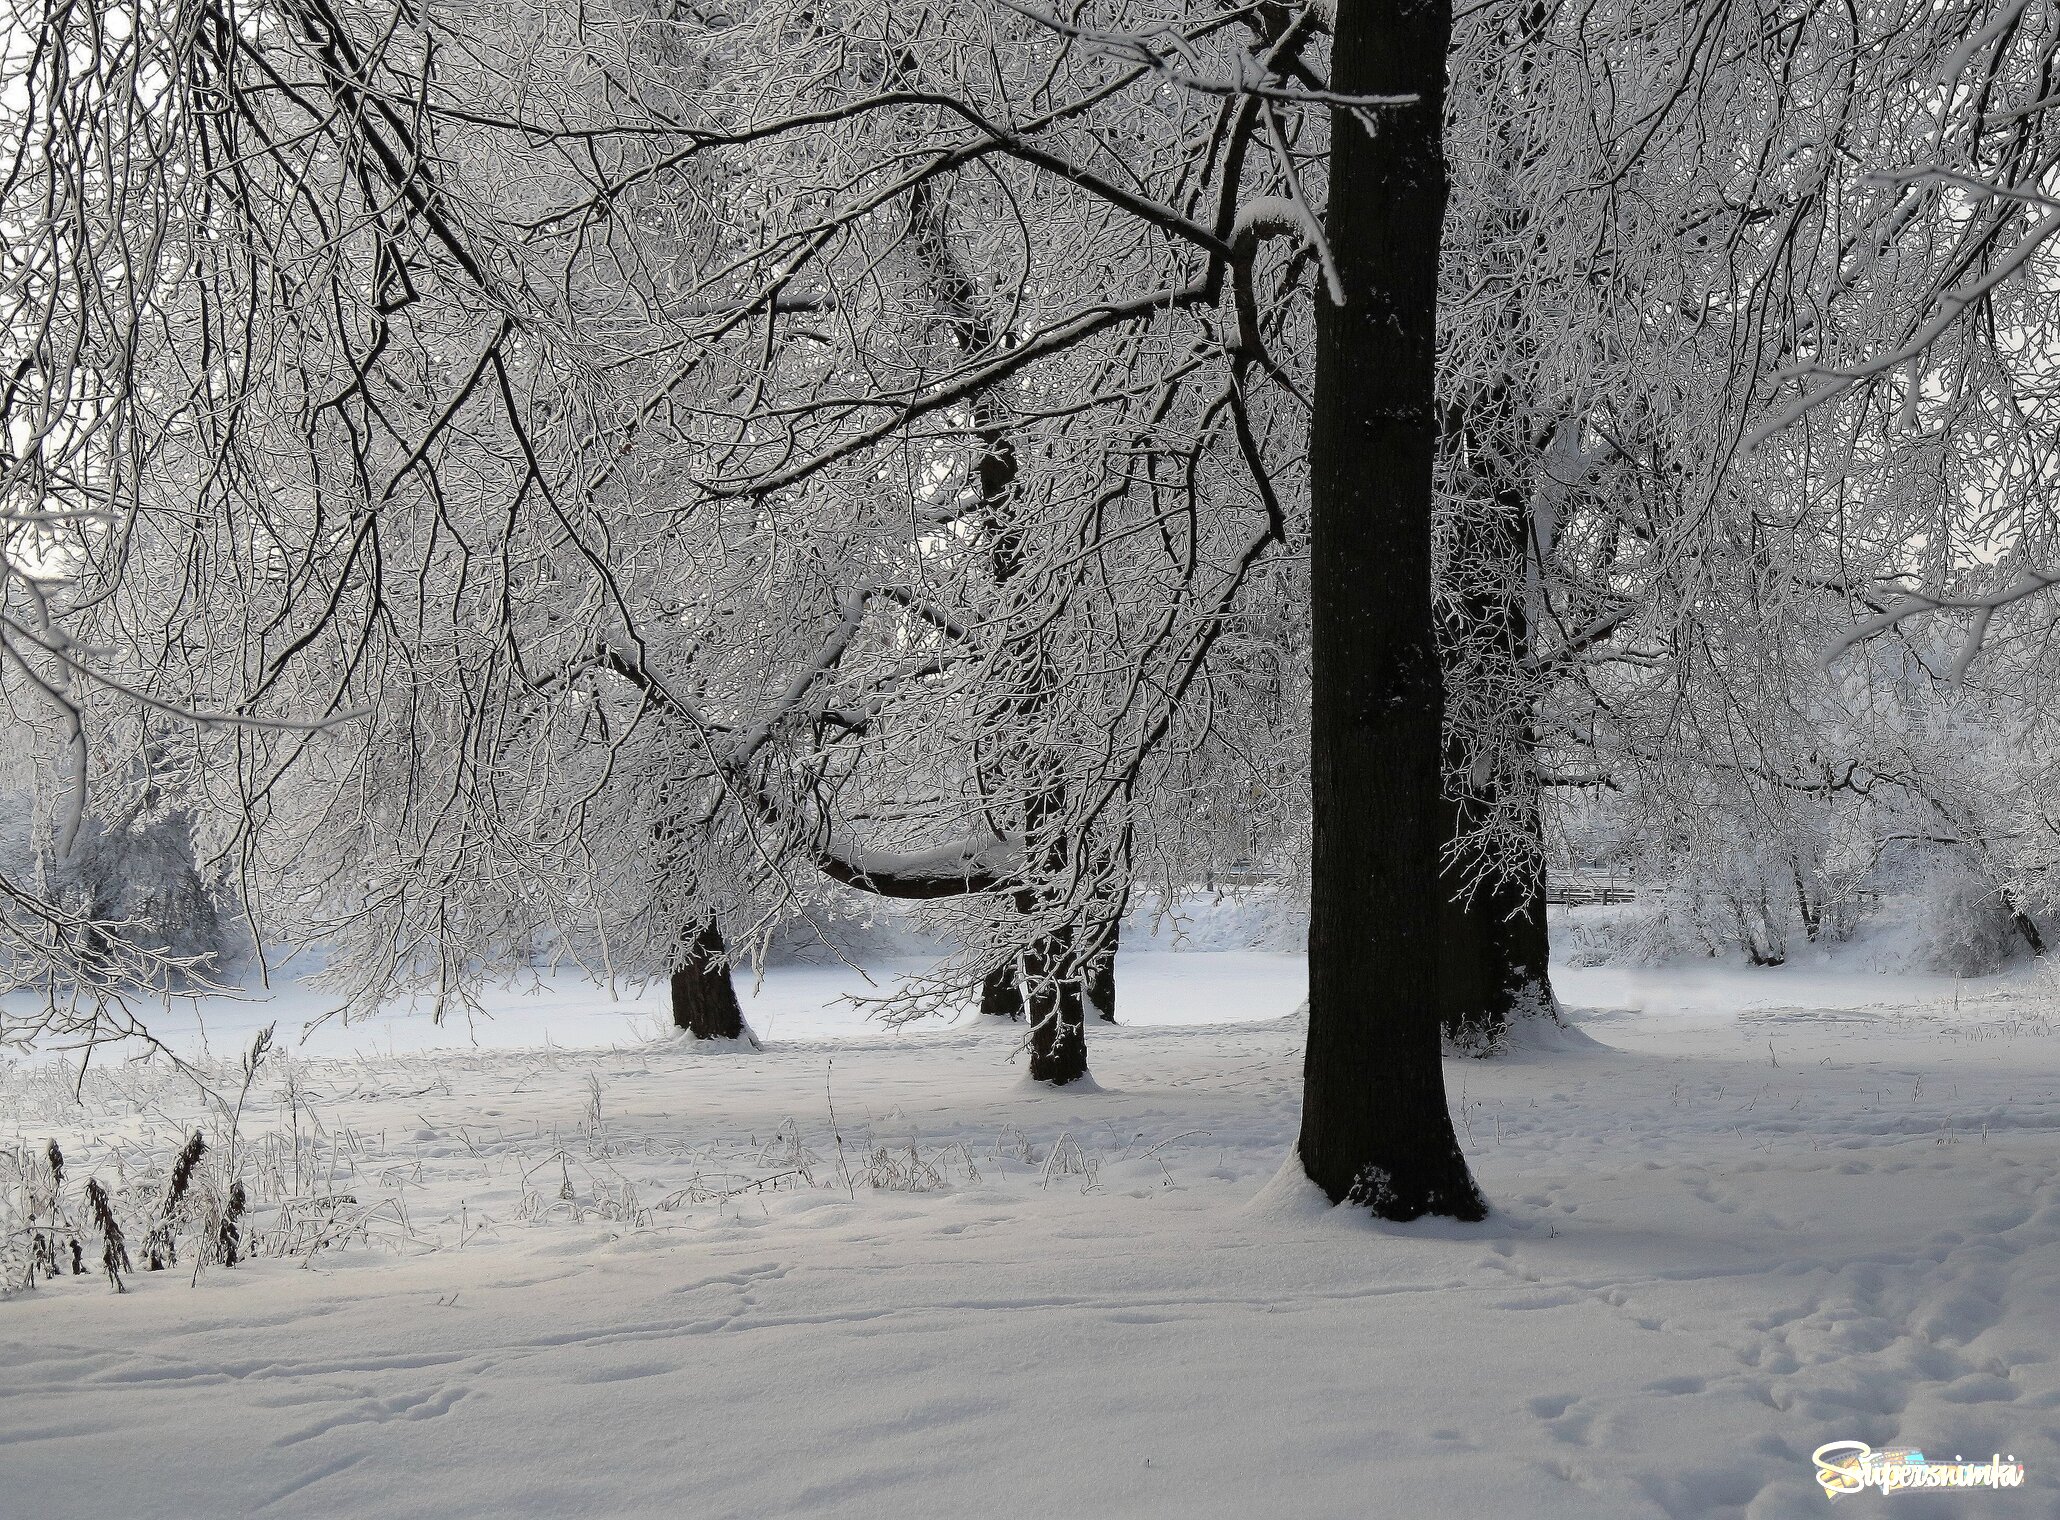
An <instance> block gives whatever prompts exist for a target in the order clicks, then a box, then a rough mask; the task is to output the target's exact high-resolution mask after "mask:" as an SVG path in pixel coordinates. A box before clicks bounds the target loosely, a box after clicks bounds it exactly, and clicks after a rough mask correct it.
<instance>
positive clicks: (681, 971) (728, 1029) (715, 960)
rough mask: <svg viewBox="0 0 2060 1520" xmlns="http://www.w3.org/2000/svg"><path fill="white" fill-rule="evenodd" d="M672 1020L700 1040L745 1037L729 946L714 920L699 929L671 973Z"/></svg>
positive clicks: (742, 1014) (675, 1025)
mask: <svg viewBox="0 0 2060 1520" xmlns="http://www.w3.org/2000/svg"><path fill="white" fill-rule="evenodd" d="M672 1022H673V1025H674V1027H676V1028H679V1029H684V1030H686V1031H687V1033H689V1034H691V1035H692V1036H693V1037H694V1038H695V1039H697V1040H739V1039H743V1038H745V1034H744V1010H743V1009H742V1008H740V1007H739V1006H738V1005H737V989H736V987H735V986H734V985H732V984H731V982H730V964H729V947H728V946H727V945H725V944H724V943H723V939H722V930H720V929H718V928H717V927H716V926H715V922H714V920H712V919H711V920H709V921H708V922H707V923H705V924H703V925H702V926H701V928H700V929H699V931H697V932H696V934H695V935H694V938H693V941H692V943H690V944H689V945H688V946H687V949H686V954H685V955H684V956H683V957H682V964H681V965H680V966H679V968H678V969H677V970H675V971H674V972H673V973H672Z"/></svg>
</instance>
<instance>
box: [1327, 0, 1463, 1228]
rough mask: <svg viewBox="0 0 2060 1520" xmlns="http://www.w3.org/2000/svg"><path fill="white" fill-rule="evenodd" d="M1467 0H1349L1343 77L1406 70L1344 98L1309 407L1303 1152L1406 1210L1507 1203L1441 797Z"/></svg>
mask: <svg viewBox="0 0 2060 1520" xmlns="http://www.w3.org/2000/svg"><path fill="white" fill-rule="evenodd" d="M1451 32H1452V12H1451V6H1450V3H1449V0H1339V5H1338V9H1337V25H1336V30H1335V40H1334V45H1333V48H1332V62H1331V77H1330V83H1331V88H1332V89H1334V90H1336V91H1338V92H1339V93H1341V94H1350V95H1375V94H1400V93H1407V94H1413V95H1415V96H1417V97H1418V98H1417V101H1416V103H1415V104H1413V105H1408V106H1400V107H1384V108H1381V109H1380V111H1379V117H1380V127H1379V130H1378V132H1369V131H1368V129H1367V128H1366V126H1365V125H1364V124H1363V123H1362V122H1361V121H1360V119H1359V118H1358V117H1357V116H1356V115H1355V114H1354V113H1353V112H1351V111H1349V110H1345V109H1333V111H1332V112H1331V160H1330V205H1329V208H1328V211H1327V213H1326V217H1325V227H1326V230H1327V233H1328V237H1329V242H1330V247H1331V252H1332V254H1333V257H1334V258H1335V260H1336V263H1337V267H1338V272H1339V275H1340V277H1341V279H1342V282H1343V287H1344V293H1345V302H1344V304H1343V305H1336V304H1333V303H1332V302H1331V301H1330V300H1329V298H1328V297H1327V296H1325V295H1321V294H1319V295H1318V297H1317V298H1316V299H1317V313H1316V377H1315V385H1316V391H1315V398H1314V410H1313V416H1312V421H1311V429H1310V444H1309V447H1310V460H1309V469H1310V488H1311V500H1310V516H1311V535H1312V541H1311V545H1310V556H1309V558H1310V591H1311V614H1312V655H1313V666H1314V669H1313V677H1314V680H1313V713H1312V724H1311V729H1312V751H1313V752H1312V757H1311V764H1312V772H1311V802H1312V806H1313V811H1314V840H1313V856H1312V860H1311V880H1310V886H1311V903H1310V925H1309V1044H1308V1052H1307V1056H1306V1058H1305V1066H1304V1081H1303V1104H1302V1134H1301V1147H1300V1148H1301V1159H1302V1165H1303V1167H1304V1168H1305V1169H1306V1170H1307V1172H1308V1174H1309V1176H1310V1177H1311V1178H1313V1179H1314V1180H1315V1181H1316V1183H1317V1184H1318V1185H1319V1186H1321V1187H1322V1188H1323V1190H1324V1192H1325V1193H1326V1194H1328V1195H1329V1196H1330V1198H1331V1199H1332V1201H1334V1202H1350V1203H1353V1204H1357V1205H1360V1206H1362V1207H1365V1208H1368V1209H1371V1210H1372V1211H1373V1212H1374V1213H1375V1214H1378V1215H1380V1216H1381V1217H1383V1218H1388V1219H1413V1218H1415V1217H1417V1216H1419V1215H1422V1214H1446V1215H1452V1216H1455V1217H1457V1218H1461V1219H1479V1218H1481V1217H1482V1216H1483V1215H1484V1214H1485V1213H1486V1212H1487V1206H1486V1204H1485V1203H1484V1202H1483V1201H1482V1198H1481V1195H1480V1191H1479V1189H1477V1188H1476V1187H1475V1186H1474V1181H1473V1177H1472V1176H1471V1174H1470V1173H1469V1172H1468V1171H1467V1166H1466V1158H1465V1157H1464V1156H1462V1155H1461V1154H1460V1150H1459V1143H1458V1139H1457V1137H1456V1136H1455V1135H1454V1134H1453V1131H1452V1114H1451V1110H1450V1108H1449V1107H1448V1106H1447V1104H1446V1100H1445V1074H1444V1067H1443V1064H1442V1062H1441V1061H1440V1058H1439V1049H1438V952H1437V929H1438V904H1439V902H1440V900H1441V886H1440V882H1439V860H1438V856H1439V847H1440V845H1441V843H1442V838H1443V823H1444V809H1443V807H1442V805H1441V802H1442V789H1441V787H1440V784H1439V770H1440V761H1441V758H1442V734H1441V732H1440V730H1441V723H1440V714H1441V708H1442V701H1441V686H1440V679H1439V671H1438V650H1437V633H1436V626H1435V621H1434V615H1433V612H1432V607H1431V500H1432V471H1433V466H1434V463H1435V455H1436V450H1437V426H1438V419H1437V416H1436V410H1435V387H1436V375H1435V345H1436V320H1437V318H1436V313H1437V298H1438V245H1439V239H1440V237H1441V235H1442V232H1443V223H1444V211H1445V195H1446V178H1445V159H1444V148H1443V143H1442V140H1441V135H1440V134H1441V128H1442V123H1443V118H1444V99H1445V55H1446V50H1447V47H1448V45H1449V44H1450V41H1451Z"/></svg>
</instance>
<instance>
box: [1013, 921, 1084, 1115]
mask: <svg viewBox="0 0 2060 1520" xmlns="http://www.w3.org/2000/svg"><path fill="white" fill-rule="evenodd" d="M1073 962H1074V948H1073V933H1072V928H1071V926H1070V925H1068V926H1066V927H1064V928H1062V929H1061V930H1060V931H1059V932H1058V933H1056V934H1048V935H1045V936H1043V937H1042V938H1040V939H1039V940H1038V941H1037V942H1036V943H1035V944H1033V945H1032V946H1031V947H1030V948H1029V949H1028V950H1026V951H1024V952H1023V985H1024V987H1025V988H1026V989H1027V991H1028V1000H1027V1005H1026V1007H1025V1008H1024V1016H1025V1017H1026V1018H1027V1019H1028V1020H1029V1023H1030V1076H1031V1078H1032V1080H1034V1081H1038V1082H1049V1083H1051V1084H1052V1086H1054V1087H1063V1086H1065V1085H1066V1084H1067V1083H1068V1082H1077V1081H1079V1080H1080V1079H1081V1078H1082V1077H1084V1076H1086V1075H1087V1028H1086V1022H1085V1019H1084V1018H1083V1011H1084V1009H1085V1006H1086V1002H1085V998H1084V996H1083V986H1082V981H1081V977H1080V975H1079V972H1078V969H1077V967H1076V966H1075V965H1074V963H1073Z"/></svg>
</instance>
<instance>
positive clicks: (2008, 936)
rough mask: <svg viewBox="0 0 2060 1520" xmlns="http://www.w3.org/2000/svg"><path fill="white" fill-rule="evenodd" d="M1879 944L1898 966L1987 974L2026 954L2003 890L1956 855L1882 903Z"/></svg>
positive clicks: (1978, 974) (1977, 974)
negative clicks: (1881, 928) (1892, 956)
mask: <svg viewBox="0 0 2060 1520" xmlns="http://www.w3.org/2000/svg"><path fill="white" fill-rule="evenodd" d="M1882 917H1883V929H1884V933H1883V936H1882V937H1883V942H1884V943H1885V944H1886V945H1888V946H1890V947H1892V949H1893V952H1894V956H1895V960H1896V962H1897V964H1898V966H1899V968H1900V969H1902V970H1906V971H1932V972H1937V973H1940V974H1942V975H1946V976H1986V975H1989V974H1990V973H1992V972H1995V971H2000V970H2002V969H2003V967H2005V966H2007V965H2008V964H2010V962H2011V961H2013V960H2016V959H2018V958H2019V957H2021V956H2023V955H2025V954H2026V953H2027V952H2028V949H2029V947H2028V946H2027V945H2026V943H2025V940H2024V937H2023V935H2022V934H2020V933H2019V932H2018V929H2017V927H2016V925H2015V924H2014V923H2013V922H2012V921H2011V917H2010V911H2009V909H2008V908H2007V907H2005V906H2004V903H2003V896H2002V892H2001V890H2000V889H1999V888H1998V887H1996V886H1995V885H1994V884H1993V883H1991V882H1988V881H1985V880H1983V879H1982V877H1981V876H1980V875H1979V874H1977V873H1976V872H1975V871H1973V870H1971V869H1969V867H1968V866H1967V864H1966V862H1965V861H1964V860H1961V859H1959V858H1957V857H1956V856H1945V857H1943V858H1941V859H1939V860H1937V861H1936V862H1935V863H1934V864H1933V866H1932V868H1931V869H1930V870H1929V871H1928V872H1927V873H1925V874H1924V875H1923V876H1922V877H1921V878H1920V879H1919V880H1918V882H1917V883H1916V885H1915V887H1914V889H1913V890H1911V891H1909V892H1905V893H1899V894H1897V895H1896V896H1895V897H1893V898H1891V899H1889V900H1888V902H1887V903H1885V904H1884V906H1883V914H1882Z"/></svg>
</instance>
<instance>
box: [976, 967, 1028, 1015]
mask: <svg viewBox="0 0 2060 1520" xmlns="http://www.w3.org/2000/svg"><path fill="white" fill-rule="evenodd" d="M980 1011H981V1012H982V1013H984V1014H986V1015H987V1016H988V1017H990V1018H997V1019H1014V1020H1016V1021H1017V1022H1018V1023H1020V1022H1022V1018H1023V989H1022V986H1021V984H1020V983H1018V982H1017V980H1016V967H1015V964H1014V963H1013V962H1011V963H1010V964H1009V965H1006V966H996V967H995V968H994V969H993V970H992V971H990V972H988V973H987V979H986V980H985V981H983V982H982V983H981V984H980Z"/></svg>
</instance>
